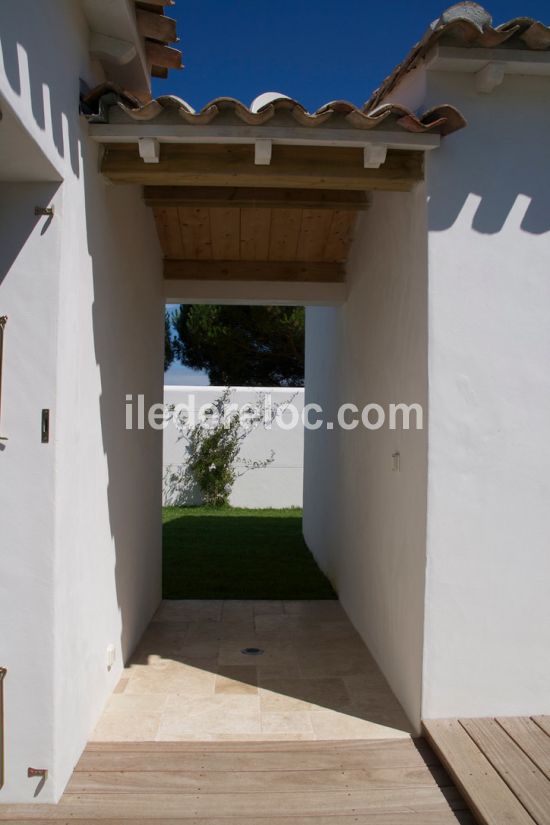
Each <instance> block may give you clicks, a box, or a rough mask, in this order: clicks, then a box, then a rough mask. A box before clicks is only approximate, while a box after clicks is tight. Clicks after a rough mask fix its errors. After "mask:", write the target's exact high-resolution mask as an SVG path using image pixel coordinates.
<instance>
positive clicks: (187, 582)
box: [163, 507, 336, 599]
mask: <svg viewBox="0 0 550 825" xmlns="http://www.w3.org/2000/svg"><path fill="white" fill-rule="evenodd" d="M163 595H164V598H165V599H335V598H336V595H335V593H334V591H333V589H332V587H331V585H330V582H329V581H328V579H327V578H326V577H325V576H324V574H323V573H322V572H321V571H320V570H319V568H318V567H317V564H316V563H315V560H314V558H313V556H312V555H311V553H310V552H309V550H308V548H307V546H306V543H305V541H304V539H303V537H302V511H301V510H299V509H297V508H296V509H294V508H293V509H289V510H241V509H237V508H232V507H227V508H221V509H219V508H209V507H165V508H164V509H163Z"/></svg>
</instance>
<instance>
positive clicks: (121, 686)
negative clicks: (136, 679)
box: [113, 676, 130, 693]
mask: <svg viewBox="0 0 550 825" xmlns="http://www.w3.org/2000/svg"><path fill="white" fill-rule="evenodd" d="M129 679H130V676H122V677H121V678H120V679H119V680H118V682H117V683H116V687H115V689H114V691H113V692H114V693H124V691H125V690H126V685H127V684H128V681H129Z"/></svg>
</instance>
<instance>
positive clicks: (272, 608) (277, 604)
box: [254, 599, 284, 616]
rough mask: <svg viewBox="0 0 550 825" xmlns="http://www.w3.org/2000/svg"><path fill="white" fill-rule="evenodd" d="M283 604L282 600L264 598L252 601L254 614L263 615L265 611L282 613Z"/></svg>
mask: <svg viewBox="0 0 550 825" xmlns="http://www.w3.org/2000/svg"><path fill="white" fill-rule="evenodd" d="M283 612H284V606H283V603H282V601H274V600H267V599H266V600H264V601H259V602H254V615H255V616H264V615H265V614H266V613H283Z"/></svg>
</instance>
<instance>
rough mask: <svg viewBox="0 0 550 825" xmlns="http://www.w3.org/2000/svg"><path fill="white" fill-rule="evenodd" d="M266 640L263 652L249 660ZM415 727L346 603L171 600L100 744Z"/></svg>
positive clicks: (121, 687)
mask: <svg viewBox="0 0 550 825" xmlns="http://www.w3.org/2000/svg"><path fill="white" fill-rule="evenodd" d="M245 647H259V648H261V649H262V650H263V651H264V652H263V655H261V656H255V657H253V656H246V655H243V653H242V652H241V651H242V649H243V648H245ZM409 731H410V726H409V723H408V721H407V719H406V717H405V714H404V713H403V710H402V708H401V707H400V705H399V703H398V702H397V700H396V699H395V697H394V696H393V694H392V693H391V691H390V689H389V687H388V684H387V682H386V680H385V679H384V677H383V676H382V674H381V673H380V671H379V669H378V667H377V665H376V663H375V661H374V659H373V657H372V656H371V654H370V653H369V651H368V650H367V648H366V647H365V645H364V644H363V642H362V640H361V639H360V637H359V635H358V634H357V632H356V631H355V629H354V628H353V626H352V625H351V623H350V622H349V620H348V619H347V618H346V615H345V613H344V611H343V610H342V608H341V606H340V605H339V603H338V602H336V601H330V600H327V601H304V602H296V601H285V602H283V601H276V600H274V601H226V602H222V601H213V600H207V601H198V600H197V601H189V600H186V601H170V602H163V603H162V605H161V607H160V608H159V610H158V611H157V613H156V614H155V618H154V621H153V622H152V623H151V624H150V625H149V627H148V628H147V630H146V632H145V634H144V636H143V638H142V639H141V641H140V643H139V645H138V647H137V649H136V651H135V654H134V656H133V657H132V660H131V661H130V663H129V665H128V666H127V667H126V668H125V669H124V671H123V673H122V675H121V678H120V681H119V682H118V684H117V686H116V688H115V691H114V693H113V695H112V696H111V698H110V700H109V702H108V704H107V706H106V709H105V712H104V713H103V716H102V717H101V719H100V720H99V723H98V725H97V728H96V730H95V731H94V734H93V737H94V740H95V741H100V740H103V741H105V740H107V741H139V740H142V741H148V740H149V741H154V740H156V741H205V742H206V741H229V740H233V741H269V740H272V741H284V740H289V741H292V740H294V741H302V740H313V739H347V738H349V739H359V738H394V737H403V736H408V735H409Z"/></svg>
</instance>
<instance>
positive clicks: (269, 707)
mask: <svg viewBox="0 0 550 825" xmlns="http://www.w3.org/2000/svg"><path fill="white" fill-rule="evenodd" d="M259 692H260V708H261V710H262V713H265V712H279V713H283V712H285V713H286V712H287V711H300V712H302V713H304V712H306V711H309V710H310V708H311V704H310V703H309V702H308V701H306V700H304V699H301V698H300V697H299V696H294V695H292V694H288V693H281V692H277V691H274V690H269V689H267V688H264V687H260V690H259Z"/></svg>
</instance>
